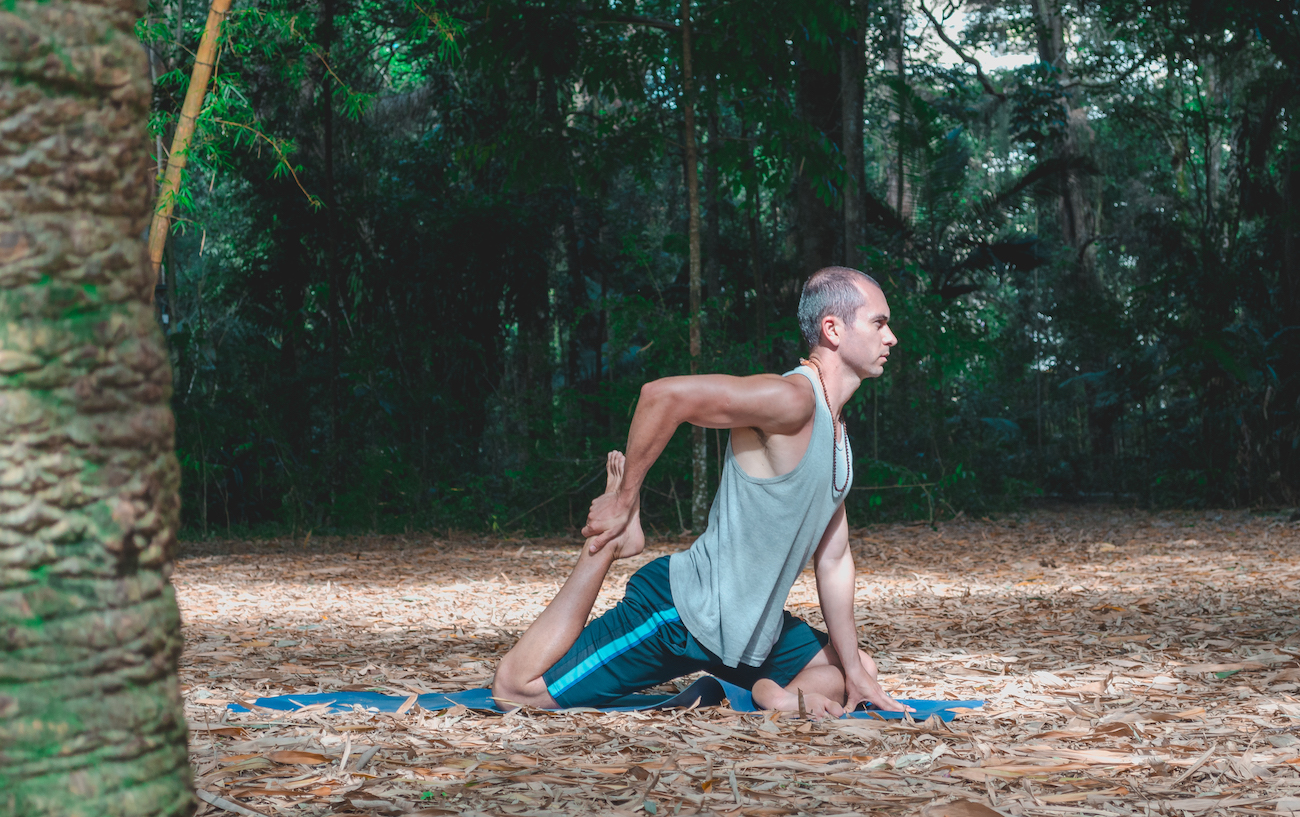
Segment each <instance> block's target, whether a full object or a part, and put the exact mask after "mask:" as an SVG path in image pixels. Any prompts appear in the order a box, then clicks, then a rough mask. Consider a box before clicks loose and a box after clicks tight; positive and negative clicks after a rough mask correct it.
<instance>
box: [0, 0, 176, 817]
mask: <svg viewBox="0 0 1300 817" xmlns="http://www.w3.org/2000/svg"><path fill="white" fill-rule="evenodd" d="M144 11H145V3H144V2H143V0H136V2H133V3H125V4H124V3H122V2H113V3H110V2H106V1H105V0H98V2H96V0H87V2H83V3H79V4H76V5H75V6H74V5H73V4H71V3H68V2H33V1H32V0H18V2H16V3H12V4H9V5H6V6H3V7H0V31H4V32H5V34H6V35H12V36H3V37H0V130H3V131H4V132H5V133H7V134H9V142H8V145H9V149H8V151H7V152H6V154H5V157H4V158H3V159H0V175H5V176H7V177H8V178H9V179H10V182H9V183H8V184H5V185H3V186H2V187H0V213H4V214H5V217H4V220H3V221H0V337H3V342H2V343H0V565H3V569H0V815H23V817H34V816H36V815H59V817H68V816H69V815H71V816H72V817H77V816H78V815H87V817H90V815H105V814H112V815H141V817H144V816H145V815H148V816H149V817H156V815H183V814H190V813H192V812H193V809H194V803H195V801H194V796H193V793H192V792H191V788H190V787H191V780H192V773H191V771H190V767H189V764H188V762H187V759H186V751H185V737H186V735H185V731H186V728H185V718H184V714H183V712H182V709H181V701H180V694H179V690H178V685H177V679H176V669H177V660H178V658H179V655H180V649H181V637H180V616H179V614H178V612H177V608H176V598H175V593H174V591H173V589H172V586H171V584H170V583H169V582H168V576H169V575H170V573H171V567H172V565H171V559H172V550H173V548H174V545H175V539H176V526H177V519H178V510H179V498H178V493H177V489H178V486H179V483H180V469H179V466H178V464H177V461H176V457H175V455H174V447H173V429H174V422H173V418H172V413H171V409H170V407H169V399H170V397H171V370H170V366H169V365H168V360H167V352H166V349H165V348H164V345H163V339H162V334H161V332H160V331H159V327H158V324H157V322H156V320H155V319H154V312H153V276H152V274H151V271H150V267H149V256H148V253H147V252H146V247H145V244H144V242H143V240H142V239H141V236H142V235H143V234H144V228H145V226H146V225H147V224H148V223H149V217H150V214H151V204H152V202H151V187H152V185H151V175H152V174H151V172H150V164H149V156H148V148H149V137H148V134H147V132H146V127H145V126H146V123H147V120H148V116H149V104H150V83H149V78H148V63H147V61H146V59H145V55H144V52H143V50H142V48H141V46H140V43H139V41H138V40H137V39H136V37H135V35H134V33H133V31H132V26H133V24H134V22H135V21H136V20H137V19H138V18H139V17H140V16H141V15H142V14H143V13H144ZM19 123H22V124H21V126H19Z"/></svg>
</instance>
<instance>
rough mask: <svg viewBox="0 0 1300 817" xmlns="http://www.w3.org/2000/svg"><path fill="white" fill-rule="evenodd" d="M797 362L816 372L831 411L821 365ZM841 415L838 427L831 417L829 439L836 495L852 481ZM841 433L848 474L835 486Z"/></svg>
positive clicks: (803, 360) (811, 360) (809, 360)
mask: <svg viewBox="0 0 1300 817" xmlns="http://www.w3.org/2000/svg"><path fill="white" fill-rule="evenodd" d="M799 362H800V363H801V364H803V365H804V366H811V367H813V368H814V369H816V370H817V379H818V380H819V381H821V384H822V397H824V398H825V399H826V410H827V411H828V412H829V411H830V410H831V393H830V392H829V391H827V390H826V377H825V376H824V375H823V374H822V365H821V364H820V363H818V362H817V358H813V357H810V358H799ZM843 415H844V412H843V411H841V412H840V417H839V418H838V419H839V425H836V418H835V417H834V416H832V417H831V437H832V440H833V441H832V443H831V445H832V447H831V488H833V489H834V490H835V493H837V494H838V493H843V492H844V491H846V490H847V489H848V487H849V483H850V482H851V481H852V480H853V457H852V456H851V455H850V454H849V429H848V426H847V425H846V424H845V422H844V416H843ZM841 432H843V435H844V462H845V463H846V464H847V465H848V473H847V474H845V475H844V485H843V486H840V485H836V484H835V483H836V482H837V481H838V480H837V479H836V475H835V472H836V469H837V466H838V463H839V457H838V456H837V455H836V452H837V451H839V447H840V434H841Z"/></svg>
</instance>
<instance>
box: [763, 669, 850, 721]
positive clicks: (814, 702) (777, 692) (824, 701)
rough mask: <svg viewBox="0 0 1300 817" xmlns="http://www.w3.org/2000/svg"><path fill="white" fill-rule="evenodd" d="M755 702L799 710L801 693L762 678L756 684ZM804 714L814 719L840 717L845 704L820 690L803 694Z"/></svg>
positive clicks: (791, 710) (781, 708)
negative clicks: (833, 699) (828, 696)
mask: <svg viewBox="0 0 1300 817" xmlns="http://www.w3.org/2000/svg"><path fill="white" fill-rule="evenodd" d="M753 692H754V703H756V704H758V705H759V706H760V707H762V708H763V709H776V710H779V711H782V712H796V713H797V712H799V693H798V692H797V691H791V690H787V689H782V688H781V687H780V686H778V685H777V684H776V683H775V682H773V681H771V680H770V679H766V678H764V679H762V680H760V681H759V682H758V683H757V684H755V685H754V690H753ZM803 714H804V715H806V716H807V717H809V718H812V719H813V720H821V719H822V718H839V717H842V716H843V715H844V706H843V705H842V704H840V703H838V702H836V701H832V700H831V699H830V698H827V697H826V696H825V695H822V694H821V693H820V692H805V693H804V694H803Z"/></svg>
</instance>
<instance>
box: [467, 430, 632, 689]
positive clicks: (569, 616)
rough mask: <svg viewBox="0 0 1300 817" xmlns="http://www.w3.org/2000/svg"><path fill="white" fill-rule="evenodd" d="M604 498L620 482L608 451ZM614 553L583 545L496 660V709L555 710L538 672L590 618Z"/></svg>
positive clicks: (617, 458)
mask: <svg viewBox="0 0 1300 817" xmlns="http://www.w3.org/2000/svg"><path fill="white" fill-rule="evenodd" d="M605 468H606V481H605V493H609V492H610V491H616V490H618V486H619V484H620V483H621V482H622V481H623V455H622V453H620V452H618V451H611V452H610V454H609V457H608V459H607V460H606V464H605ZM615 550H616V549H615V548H612V547H606V548H602V549H601V550H600V551H599V552H597V553H594V554H593V553H588V552H587V548H586V547H585V546H584V547H583V548H582V551H581V553H580V555H579V556H578V564H577V565H576V566H575V567H574V568H573V573H571V574H570V575H569V579H568V581H566V582H565V583H564V586H563V587H561V588H560V592H559V593H557V594H555V598H554V599H551V603H550V604H548V605H546V609H545V610H543V611H542V614H541V615H540V616H538V617H537V620H536V621H534V622H533V623H532V626H530V627H529V628H528V630H527V631H526V632H525V633H524V634H523V636H522V637H521V638H520V639H519V641H518V642H517V643H516V644H515V646H514V647H512V648H511V649H510V652H508V653H506V655H505V657H504V658H502V659H501V664H500V665H499V666H498V667H497V672H496V677H495V678H494V679H493V680H492V695H493V697H495V698H496V699H497V701H498V702H499V703H500V704H501V705H502V706H509V705H512V704H513V705H520V706H523V705H527V706H535V707H540V708H542V709H556V708H557V704H556V703H555V700H554V699H553V698H552V697H551V695H550V693H549V692H547V691H546V682H545V681H543V680H542V673H544V672H546V671H547V670H548V669H550V668H551V667H552V666H553V665H554V664H555V662H557V661H559V660H560V659H561V658H563V657H564V654H565V653H566V652H568V651H569V648H570V647H572V646H573V643H574V642H575V641H577V640H578V635H579V634H581V633H582V628H583V626H584V625H586V623H587V617H588V616H589V615H591V607H592V605H593V604H595V603H596V596H597V595H599V593H600V587H601V585H602V584H604V581H605V574H606V573H608V572H609V565H610V563H611V562H613V561H614V559H615V558H616V557H617V556H618V555H619V554H618V553H616V552H615Z"/></svg>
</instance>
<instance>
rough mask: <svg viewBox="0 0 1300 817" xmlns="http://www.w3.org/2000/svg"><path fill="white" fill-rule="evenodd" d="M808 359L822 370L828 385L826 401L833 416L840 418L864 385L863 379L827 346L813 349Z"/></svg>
mask: <svg viewBox="0 0 1300 817" xmlns="http://www.w3.org/2000/svg"><path fill="white" fill-rule="evenodd" d="M808 357H809V358H810V359H811V360H813V361H815V365H816V366H817V367H818V368H820V369H821V379H822V382H823V383H825V384H826V399H827V401H828V402H829V403H830V409H831V416H832V417H839V416H840V409H842V408H843V407H844V404H845V403H847V402H849V399H850V398H851V397H853V393H854V392H856V391H857V390H858V386H860V385H861V384H862V379H861V378H859V377H858V376H857V375H856V374H854V373H853V371H851V370H850V369H849V367H847V366H845V365H844V364H843V362H842V361H841V360H840V356H839V355H837V354H835V353H834V352H833V351H830V350H829V349H827V348H826V347H825V346H818V347H817V348H816V349H813V350H812V352H811V353H809V355H808Z"/></svg>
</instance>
